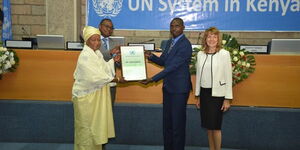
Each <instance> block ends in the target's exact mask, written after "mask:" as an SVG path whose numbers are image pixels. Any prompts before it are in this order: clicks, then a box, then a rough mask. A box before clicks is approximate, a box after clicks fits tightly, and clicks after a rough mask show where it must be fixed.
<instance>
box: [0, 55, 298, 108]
mask: <svg viewBox="0 0 300 150" xmlns="http://www.w3.org/2000/svg"><path fill="white" fill-rule="evenodd" d="M16 51H17V54H18V56H19V58H20V66H19V67H18V69H17V71H16V72H13V73H7V74H5V75H4V76H3V79H2V80H0V99H23V100H61V101H69V100H70V99H71V89H72V84H73V72H74V70H75V66H76V62H77V58H78V55H79V52H78V51H57V50H16ZM255 58H256V61H257V66H256V71H255V73H254V74H252V75H250V77H249V78H248V79H246V80H245V81H243V82H242V83H239V84H238V85H236V86H235V87H234V88H233V90H234V101H233V104H234V105H239V106H267V107H268V106H270V107H293V108H300V99H299V98H298V96H297V95H296V94H297V93H300V90H299V89H300V88H298V84H299V83H300V78H299V75H300V56H299V55H297V56H295V55H293V56H289V55H256V56H255ZM161 69H162V68H161V67H158V66H156V65H154V64H152V63H147V71H148V76H150V77H151V76H153V75H154V74H156V73H157V72H159V71H161ZM118 74H120V71H118ZM194 80H195V77H194V76H192V81H193V84H194ZM161 86H162V82H159V83H153V84H151V85H147V86H145V85H142V84H140V83H138V82H130V83H126V84H120V85H119V86H118V88H117V100H116V101H117V102H134V103H162V89H161ZM193 87H195V85H194V86H193ZM195 101H196V99H195V97H194V93H193V92H191V93H190V98H189V102H188V103H189V104H193V103H195Z"/></svg>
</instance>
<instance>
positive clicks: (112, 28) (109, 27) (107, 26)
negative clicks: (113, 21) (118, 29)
mask: <svg viewBox="0 0 300 150" xmlns="http://www.w3.org/2000/svg"><path fill="white" fill-rule="evenodd" d="M101 25H103V26H104V27H106V28H108V29H111V30H114V29H115V28H114V27H113V26H109V25H106V24H101Z"/></svg>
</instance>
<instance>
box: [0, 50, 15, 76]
mask: <svg viewBox="0 0 300 150" xmlns="http://www.w3.org/2000/svg"><path fill="white" fill-rule="evenodd" d="M18 65H19V58H18V56H17V53H16V52H15V51H13V50H11V49H7V48H5V47H0V79H2V75H3V74H4V73H7V72H13V71H15V70H16V69H17V66H18Z"/></svg>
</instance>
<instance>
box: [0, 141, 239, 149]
mask: <svg viewBox="0 0 300 150" xmlns="http://www.w3.org/2000/svg"><path fill="white" fill-rule="evenodd" d="M0 150H73V144H62V143H1V142H0ZM106 150H163V147H162V146H149V145H118V144H107V146H106ZM185 150H208V148H206V147H186V148H185ZM222 150H237V149H226V148H223V149H222Z"/></svg>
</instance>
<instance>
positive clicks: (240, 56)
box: [190, 34, 256, 86]
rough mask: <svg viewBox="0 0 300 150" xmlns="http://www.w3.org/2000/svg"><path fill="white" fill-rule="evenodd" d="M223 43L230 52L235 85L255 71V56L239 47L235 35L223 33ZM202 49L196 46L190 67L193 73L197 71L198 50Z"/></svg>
mask: <svg viewBox="0 0 300 150" xmlns="http://www.w3.org/2000/svg"><path fill="white" fill-rule="evenodd" d="M222 45H223V48H224V49H225V50H227V51H229V52H230V56H231V63H232V78H233V79H232V84H233V86H234V85H236V84H237V83H239V82H241V81H243V80H245V79H247V78H248V77H249V75H250V74H251V73H253V72H254V71H255V68H254V66H255V65H256V63H255V58H254V56H253V55H251V54H250V53H249V52H248V51H245V49H239V47H240V45H239V44H238V42H237V40H236V39H235V38H234V37H231V35H228V34H223V37H222ZM201 50H202V49H201V48H194V51H195V52H194V53H193V55H192V60H191V67H190V72H191V74H195V73H196V66H195V64H196V62H197V52H198V51H201Z"/></svg>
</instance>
